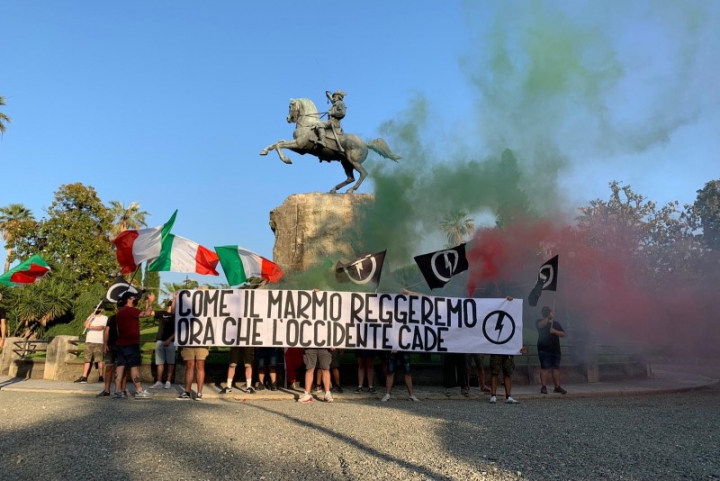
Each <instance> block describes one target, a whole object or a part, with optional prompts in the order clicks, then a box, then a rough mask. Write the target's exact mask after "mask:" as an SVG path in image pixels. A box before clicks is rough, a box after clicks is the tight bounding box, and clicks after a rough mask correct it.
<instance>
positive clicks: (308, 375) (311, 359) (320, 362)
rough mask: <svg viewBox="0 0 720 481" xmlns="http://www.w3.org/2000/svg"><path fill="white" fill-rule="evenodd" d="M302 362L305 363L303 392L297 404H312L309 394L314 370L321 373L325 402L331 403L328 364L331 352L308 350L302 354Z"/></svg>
mask: <svg viewBox="0 0 720 481" xmlns="http://www.w3.org/2000/svg"><path fill="white" fill-rule="evenodd" d="M303 362H304V363H305V392H303V394H302V395H301V396H300V397H299V398H298V402H301V403H309V402H312V400H313V397H312V394H310V390H311V389H312V383H313V373H314V372H315V369H316V368H317V369H320V370H321V371H322V384H323V388H324V389H325V397H324V398H323V400H324V401H325V402H328V403H331V402H333V397H332V394H330V363H331V362H332V352H331V350H330V349H321V348H309V349H305V352H304V353H303Z"/></svg>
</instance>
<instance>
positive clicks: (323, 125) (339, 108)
mask: <svg viewBox="0 0 720 481" xmlns="http://www.w3.org/2000/svg"><path fill="white" fill-rule="evenodd" d="M346 95H347V93H345V92H343V91H342V90H336V91H335V93H333V94H332V95H330V91H329V90H328V91H325V96H326V97H327V98H328V100H330V101H331V102H332V107H330V110H329V111H328V120H326V121H325V122H320V123H318V124H317V127H316V132H317V136H318V140H317V143H318V145H322V146H323V147H327V145H326V144H325V129H331V130H332V131H333V134H335V140H336V141H337V144H338V149H339V150H340V151H341V152H342V151H343V148H342V146H341V145H340V138H339V137H338V136H339V135H342V133H343V130H342V127H341V126H340V120H342V119H343V118H344V117H345V112H346V111H347V107H345V102H343V99H344V98H345V96H346Z"/></svg>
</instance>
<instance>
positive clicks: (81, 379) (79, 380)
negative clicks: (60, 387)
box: [73, 376, 87, 384]
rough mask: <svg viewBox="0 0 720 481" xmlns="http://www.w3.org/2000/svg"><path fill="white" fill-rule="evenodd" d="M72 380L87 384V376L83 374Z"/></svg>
mask: <svg viewBox="0 0 720 481" xmlns="http://www.w3.org/2000/svg"><path fill="white" fill-rule="evenodd" d="M73 382H79V383H80V384H87V378H86V377H85V376H80V377H79V378H77V379H75V380H74V381H73Z"/></svg>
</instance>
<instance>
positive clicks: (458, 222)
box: [440, 210, 475, 247]
mask: <svg viewBox="0 0 720 481" xmlns="http://www.w3.org/2000/svg"><path fill="white" fill-rule="evenodd" d="M440 230H441V231H443V232H445V235H447V240H448V243H447V245H446V247H454V246H456V245H459V244H462V243H463V242H465V236H467V235H469V234H472V233H473V231H474V230H475V222H474V221H473V220H472V219H470V218H469V217H468V212H467V211H465V210H458V211H455V212H453V213H451V214H448V215H446V216H444V217H443V219H442V221H440Z"/></svg>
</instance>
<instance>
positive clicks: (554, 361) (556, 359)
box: [535, 306, 567, 394]
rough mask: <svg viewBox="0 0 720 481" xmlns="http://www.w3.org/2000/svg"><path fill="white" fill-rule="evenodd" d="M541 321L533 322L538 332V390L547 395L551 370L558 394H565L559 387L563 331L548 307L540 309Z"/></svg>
mask: <svg viewBox="0 0 720 481" xmlns="http://www.w3.org/2000/svg"><path fill="white" fill-rule="evenodd" d="M542 315H543V317H542V319H538V320H537V321H535V325H536V326H537V330H538V340H537V350H538V358H540V382H542V387H541V388H540V393H541V394H547V380H548V372H549V371H550V370H552V378H553V384H555V390H554V391H553V392H556V393H558V394H567V391H566V390H565V389H563V388H562V387H561V386H560V357H561V352H560V338H561V337H565V331H564V330H563V328H562V326H561V325H560V323H559V322H557V321H556V320H555V313H554V312H553V310H552V309H550V307H548V306H545V307H543V308H542Z"/></svg>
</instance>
